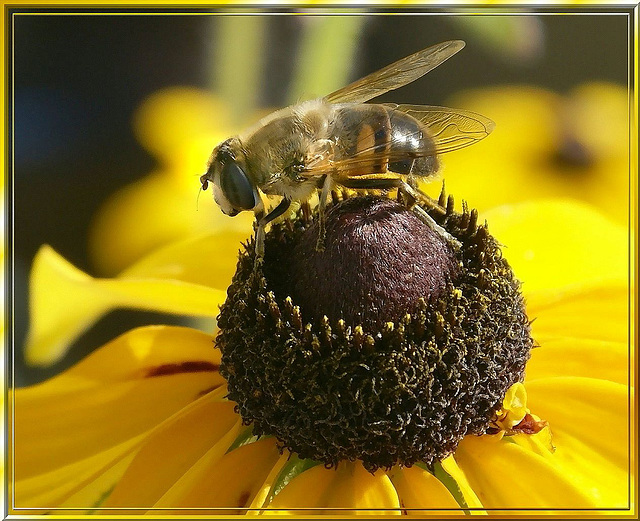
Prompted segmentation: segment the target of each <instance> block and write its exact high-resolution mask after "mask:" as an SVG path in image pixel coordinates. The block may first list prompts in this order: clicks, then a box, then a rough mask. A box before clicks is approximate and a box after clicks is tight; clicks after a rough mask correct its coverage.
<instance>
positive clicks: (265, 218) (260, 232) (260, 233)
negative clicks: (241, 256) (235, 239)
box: [256, 197, 291, 260]
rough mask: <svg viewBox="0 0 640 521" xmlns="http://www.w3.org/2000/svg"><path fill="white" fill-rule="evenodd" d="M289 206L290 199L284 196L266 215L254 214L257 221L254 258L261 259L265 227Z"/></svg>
mask: <svg viewBox="0 0 640 521" xmlns="http://www.w3.org/2000/svg"><path fill="white" fill-rule="evenodd" d="M289 206H291V201H290V200H289V199H287V198H286V197H284V198H283V199H282V201H280V204H278V206H276V207H275V208H274V209H273V210H271V211H270V212H269V213H268V214H267V215H264V214H262V213H260V214H258V215H256V221H257V225H258V226H257V229H256V259H257V260H262V258H263V257H264V235H265V231H264V229H265V227H266V226H267V224H269V223H270V222H271V221H273V220H274V219H276V218H277V217H280V216H281V215H282V214H283V213H284V212H286V211H287V210H288V208H289Z"/></svg>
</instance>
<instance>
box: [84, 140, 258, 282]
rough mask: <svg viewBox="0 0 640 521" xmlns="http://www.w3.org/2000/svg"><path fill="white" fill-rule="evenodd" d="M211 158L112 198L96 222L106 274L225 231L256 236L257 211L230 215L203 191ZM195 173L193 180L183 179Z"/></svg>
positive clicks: (97, 249) (95, 240)
mask: <svg viewBox="0 0 640 521" xmlns="http://www.w3.org/2000/svg"><path fill="white" fill-rule="evenodd" d="M209 153H210V151H209V152H207V154H206V155H204V156H202V157H200V159H199V163H200V164H199V166H197V167H196V166H193V167H191V170H189V169H188V167H186V166H184V165H182V166H181V167H179V169H178V172H177V173H175V174H174V172H172V171H160V172H155V173H153V174H151V175H149V176H147V177H145V178H144V179H141V180H140V181H137V182H135V183H133V184H131V185H128V186H127V187H125V188H123V189H122V190H120V191H119V192H116V193H115V194H114V195H113V196H111V197H110V198H109V199H108V200H107V202H106V203H105V204H104V206H103V207H102V208H101V209H100V211H99V212H98V214H97V215H96V217H95V219H94V225H93V229H92V234H91V236H90V245H89V248H90V251H91V254H92V258H93V260H94V264H95V265H96V266H97V268H98V270H99V272H100V273H103V274H106V275H114V274H116V273H118V272H120V271H121V270H123V269H124V268H126V267H127V266H130V265H131V264H133V263H134V262H137V261H138V260H139V259H140V258H142V257H143V256H145V255H148V254H149V253H151V252H152V251H154V250H155V249H158V248H160V247H163V246H165V245H167V244H171V243H173V242H177V241H181V240H184V239H186V238H188V237H192V236H194V235H202V234H204V233H211V232H214V233H216V232H219V231H226V230H230V231H235V232H238V233H241V234H244V235H245V236H247V237H248V236H249V235H250V234H251V231H252V228H251V223H252V222H253V220H254V217H253V214H252V213H251V212H244V213H242V214H240V215H238V216H236V217H235V218H233V219H232V218H230V217H228V216H226V215H224V214H223V213H222V212H221V211H220V209H219V208H218V206H217V205H216V204H215V203H214V200H213V197H212V196H211V191H209V192H200V183H199V181H198V178H199V176H200V175H202V174H203V173H204V170H205V167H206V160H207V158H208V154H209ZM185 172H191V173H190V174H189V175H188V177H187V181H189V183H185V180H184V179H182V178H180V177H178V174H180V175H184V174H185Z"/></svg>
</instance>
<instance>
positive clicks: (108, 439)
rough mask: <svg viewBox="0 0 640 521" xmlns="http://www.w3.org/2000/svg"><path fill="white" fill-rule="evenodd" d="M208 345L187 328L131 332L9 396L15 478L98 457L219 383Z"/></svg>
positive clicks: (208, 340)
mask: <svg viewBox="0 0 640 521" xmlns="http://www.w3.org/2000/svg"><path fill="white" fill-rule="evenodd" d="M212 341H213V339H212V337H211V336H209V335H205V334H204V333H201V332H198V331H194V330H190V329H187V328H177V327H166V326H155V327H146V328H139V329H135V330H132V331H129V332H128V333H126V334H124V335H122V336H120V337H118V338H116V339H115V340H113V341H112V342H110V343H109V344H107V345H105V346H103V347H102V348H101V349H99V350H97V351H96V352H94V353H93V354H92V355H90V356H89V357H87V359H85V360H84V361H83V362H81V363H79V364H78V365H76V366H75V367H73V368H71V369H69V370H68V371H65V372H64V373H61V374H60V375H58V376H56V377H54V378H52V379H50V380H48V381H46V382H44V383H42V384H39V385H36V386H33V387H29V388H23V389H18V390H17V391H15V396H14V400H15V423H14V428H15V444H14V445H15V454H16V456H15V458H16V459H15V462H16V479H18V480H19V479H25V478H27V477H29V476H33V475H37V474H42V473H45V472H49V471H52V470H54V469H56V468H59V467H62V466H65V465H69V464H71V463H73V462H75V461H79V460H82V459H84V458H88V457H90V456H91V455H93V454H98V453H100V452H103V451H104V450H107V449H108V448H109V447H113V446H116V445H118V444H119V443H122V442H124V441H126V440H128V439H131V438H133V437H135V436H137V435H139V434H141V433H143V432H145V431H147V430H148V429H149V428H151V427H153V426H155V425H157V424H158V423H159V422H161V421H162V420H164V419H165V418H167V417H169V416H170V415H171V414H173V413H175V412H176V411H178V410H180V409H181V408H183V407H184V406H185V405H187V404H188V403H190V402H192V401H194V400H196V399H197V398H198V397H199V396H201V395H202V394H204V393H206V392H209V391H210V390H212V389H215V388H218V387H220V386H221V385H223V383H224V380H223V379H222V377H221V376H220V374H219V373H218V367H219V362H220V354H219V352H218V351H217V350H215V349H214V347H213V342H212Z"/></svg>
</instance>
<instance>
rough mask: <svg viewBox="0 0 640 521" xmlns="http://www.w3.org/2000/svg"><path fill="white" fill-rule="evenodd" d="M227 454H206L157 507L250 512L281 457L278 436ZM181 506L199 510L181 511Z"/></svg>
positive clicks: (208, 511) (205, 512)
mask: <svg viewBox="0 0 640 521" xmlns="http://www.w3.org/2000/svg"><path fill="white" fill-rule="evenodd" d="M213 450H214V451H215V450H216V448H215V447H214V449H213ZM223 454H224V452H223V453H222V454H219V455H217V457H215V456H214V457H212V455H211V454H207V455H205V456H204V457H203V458H202V459H201V460H200V461H198V462H197V463H196V464H195V465H193V466H192V467H191V469H189V470H188V471H187V472H186V473H185V474H184V476H183V477H182V478H181V480H180V481H178V482H177V483H176V484H175V485H174V487H173V488H172V489H171V490H169V492H168V493H167V494H165V495H164V496H163V497H162V498H161V499H160V500H159V501H158V502H157V503H156V505H155V507H156V508H160V507H161V508H167V507H171V508H175V509H176V510H172V511H169V512H168V513H171V514H178V513H182V514H186V513H189V514H194V513H196V514H218V515H232V514H242V513H246V510H244V509H245V508H247V507H249V506H250V505H251V502H252V501H253V499H254V497H255V496H256V494H258V492H259V491H260V488H261V486H262V484H263V483H264V481H265V479H266V478H267V476H268V475H269V473H270V471H271V470H272V469H273V467H274V465H275V464H276V462H277V461H278V459H279V457H280V453H279V451H278V448H277V446H276V443H275V439H273V438H268V439H265V440H260V441H257V442H254V443H249V444H247V445H243V446H241V447H239V448H237V449H234V450H232V451H230V452H228V453H227V454H224V455H223ZM180 508H196V509H198V510H195V511H186V510H184V511H181V510H180ZM209 509H211V510H209ZM214 509H218V510H214ZM219 509H229V510H219ZM161 512H163V513H167V511H161Z"/></svg>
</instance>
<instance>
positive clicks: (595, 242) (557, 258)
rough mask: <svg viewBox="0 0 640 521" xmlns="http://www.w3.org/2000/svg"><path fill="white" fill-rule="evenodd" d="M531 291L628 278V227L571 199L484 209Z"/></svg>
mask: <svg viewBox="0 0 640 521" xmlns="http://www.w3.org/2000/svg"><path fill="white" fill-rule="evenodd" d="M481 218H482V219H486V220H487V222H488V223H489V231H490V232H491V233H492V235H494V237H496V239H497V240H498V241H499V242H500V243H501V244H504V245H505V247H504V248H503V254H504V256H505V257H506V258H507V260H508V261H509V264H510V265H511V267H512V268H513V270H514V273H515V274H516V276H517V277H518V278H519V279H520V280H522V281H524V286H523V289H524V291H525V292H527V293H529V292H532V291H536V290H540V289H549V288H558V287H564V286H570V285H572V284H586V283H588V282H592V283H595V282H600V281H626V280H627V273H628V267H629V263H628V258H629V250H628V240H627V239H628V232H627V230H626V229H625V228H624V227H622V226H620V225H619V224H616V223H614V222H613V221H610V220H609V219H607V218H606V217H604V215H603V214H600V213H599V212H597V211H596V210H594V209H593V208H592V207H591V206H588V205H586V204H584V203H580V202H578V201H573V200H570V199H547V200H538V201H528V202H523V203H519V204H517V205H505V206H500V207H497V208H494V209H492V210H489V211H487V212H484V213H483V214H482V215H481Z"/></svg>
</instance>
